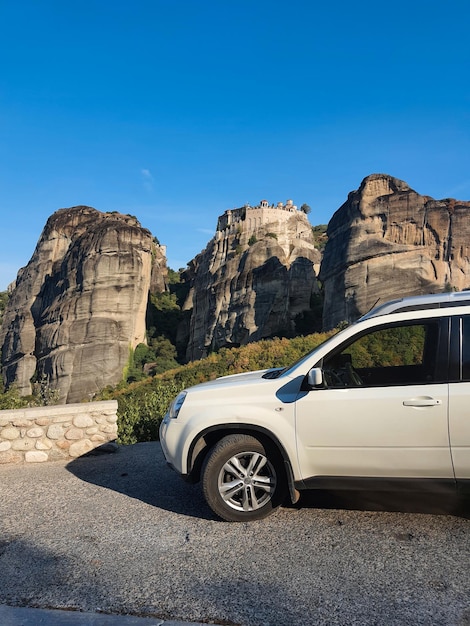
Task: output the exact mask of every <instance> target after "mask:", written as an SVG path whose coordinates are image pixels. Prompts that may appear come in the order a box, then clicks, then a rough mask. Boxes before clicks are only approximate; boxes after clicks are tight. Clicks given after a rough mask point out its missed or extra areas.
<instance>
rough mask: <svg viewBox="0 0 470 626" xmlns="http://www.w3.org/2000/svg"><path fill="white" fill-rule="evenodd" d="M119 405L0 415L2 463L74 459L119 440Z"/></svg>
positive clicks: (92, 404) (46, 408) (37, 409)
mask: <svg viewBox="0 0 470 626" xmlns="http://www.w3.org/2000/svg"><path fill="white" fill-rule="evenodd" d="M117 406H118V404H117V401H116V400H109V401H105V402H90V403H86V404H63V405H57V406H44V407H34V408H31V409H16V410H14V411H13V410H11V411H0V463H42V462H44V461H58V460H62V459H72V458H76V457H77V456H81V455H82V454H86V453H87V452H90V451H91V450H93V449H94V448H96V447H98V446H101V445H103V444H104V443H107V442H109V441H112V440H114V439H116V437H117V414H116V411H117Z"/></svg>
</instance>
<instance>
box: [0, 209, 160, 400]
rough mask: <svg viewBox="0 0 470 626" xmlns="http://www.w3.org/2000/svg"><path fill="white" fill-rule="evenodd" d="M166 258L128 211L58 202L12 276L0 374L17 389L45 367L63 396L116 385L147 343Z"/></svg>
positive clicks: (27, 388)
mask: <svg viewBox="0 0 470 626" xmlns="http://www.w3.org/2000/svg"><path fill="white" fill-rule="evenodd" d="M166 273H167V269H166V260H165V256H164V254H163V252H162V250H161V248H160V246H158V245H156V244H155V243H154V241H153V238H152V236H151V234H150V232H149V231H148V230H146V229H143V228H142V227H141V226H140V224H139V222H138V221H137V220H136V219H135V218H133V217H130V216H125V215H120V214H117V213H112V214H109V213H106V214H105V213H100V212H99V211H97V210H95V209H93V208H90V207H73V208H70V209H61V210H59V211H57V212H56V213H54V214H53V215H52V216H51V217H50V218H49V220H48V221H47V224H46V226H45V228H44V230H43V233H42V235H41V237H40V239H39V242H38V244H37V247H36V250H35V251H34V254H33V256H32V258H31V260H30V262H29V263H28V265H27V266H26V267H25V268H23V269H22V270H21V271H20V272H19V274H18V278H17V281H16V287H15V289H14V290H13V293H12V294H11V298H10V300H9V303H8V306H7V309H6V311H5V315H4V320H3V324H2V329H1V335H0V345H2V365H3V376H4V380H5V381H6V382H7V383H8V384H11V383H13V382H14V383H15V384H16V385H17V386H18V388H19V390H20V392H21V393H22V394H23V395H27V394H28V393H31V382H30V381H31V378H32V377H33V375H36V376H37V377H38V378H41V377H42V375H43V374H45V375H46V376H47V377H48V379H49V381H50V384H51V387H52V388H55V389H59V390H60V399H61V401H62V402H77V401H81V400H83V399H88V398H89V397H91V396H92V395H93V394H94V393H95V392H97V391H98V390H100V389H102V388H103V387H105V386H106V385H112V384H116V383H118V382H119V381H120V380H121V378H122V374H123V369H124V367H125V366H126V364H127V362H128V358H129V348H130V347H135V346H136V345H137V344H138V343H141V342H143V341H145V313H146V307H147V299H148V293H149V287H150V284H151V282H152V284H153V288H154V289H157V290H158V289H160V288H161V290H163V289H164V288H165V276H166Z"/></svg>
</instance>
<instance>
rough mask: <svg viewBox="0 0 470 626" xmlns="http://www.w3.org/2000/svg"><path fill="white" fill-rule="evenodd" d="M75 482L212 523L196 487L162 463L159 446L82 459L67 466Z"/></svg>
mask: <svg viewBox="0 0 470 626" xmlns="http://www.w3.org/2000/svg"><path fill="white" fill-rule="evenodd" d="M67 470H68V471H69V472H71V473H72V474H73V475H74V476H76V477H77V478H80V479H81V480H84V481H85V482H88V483H91V484H93V485H98V486H100V487H103V488H105V489H111V490H112V491H116V492H118V493H121V494H124V495H126V496H129V497H130V498H135V499H137V500H141V501H142V502H145V503H147V504H150V505H151V506H155V507H158V508H160V509H163V510H166V511H171V512H173V513H178V514H180V515H187V516H189V517H198V518H202V519H212V520H213V519H215V517H214V515H213V513H212V511H211V510H210V509H209V507H208V506H207V505H206V504H205V501H204V499H203V497H202V493H201V492H200V488H199V485H188V484H187V483H185V482H184V480H182V479H181V477H180V476H179V475H178V474H176V472H174V471H172V470H171V469H170V468H169V467H168V466H167V465H166V462H165V459H164V457H163V452H162V449H161V446H160V443H159V442H156V441H155V442H154V441H152V442H148V443H138V444H135V445H130V446H120V447H119V449H118V451H117V452H115V453H113V454H101V455H99V456H95V455H91V456H83V457H80V458H78V459H76V460H74V461H71V462H70V463H69V464H68V465H67Z"/></svg>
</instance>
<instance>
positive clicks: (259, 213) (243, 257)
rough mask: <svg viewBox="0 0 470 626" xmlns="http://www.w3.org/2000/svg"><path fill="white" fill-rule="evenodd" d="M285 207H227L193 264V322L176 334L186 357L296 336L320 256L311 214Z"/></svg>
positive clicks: (313, 287)
mask: <svg viewBox="0 0 470 626" xmlns="http://www.w3.org/2000/svg"><path fill="white" fill-rule="evenodd" d="M286 207H288V208H287V209H286V208H285V209H282V208H274V207H270V208H265V209H261V208H255V209H251V208H248V209H246V210H236V211H235V212H234V213H233V215H232V212H230V211H229V212H226V214H225V215H224V216H222V218H220V219H219V224H218V229H217V232H216V235H215V237H214V238H213V239H212V240H211V241H210V242H209V244H208V245H207V247H206V249H205V250H204V251H203V252H202V253H201V254H200V255H198V256H197V257H196V258H195V259H194V260H193V261H192V262H191V263H190V264H189V270H188V272H187V276H186V278H187V279H189V281H190V283H191V289H190V293H189V296H188V298H187V300H186V303H185V305H184V310H186V311H188V312H189V314H190V316H189V324H188V326H186V327H185V328H182V329H180V333H179V342H180V343H186V345H187V351H186V358H187V359H188V360H193V359H198V358H201V357H203V356H205V355H206V354H207V353H208V351H209V350H211V349H212V350H213V349H217V348H220V347H223V346H231V345H241V344H246V343H248V342H250V341H258V340H260V339H262V338H266V337H270V336H273V335H279V334H283V335H293V334H295V323H296V318H298V316H301V315H302V314H303V313H305V312H306V311H310V308H311V299H312V296H314V295H317V294H318V286H317V280H316V274H315V269H314V264H319V262H320V253H319V252H318V250H316V249H315V247H314V245H313V236H312V229H311V226H310V224H309V222H308V220H307V218H306V216H305V215H304V214H303V213H302V212H300V211H297V210H295V207H294V208H292V207H290V206H289V205H286ZM227 213H228V214H229V215H228V216H227Z"/></svg>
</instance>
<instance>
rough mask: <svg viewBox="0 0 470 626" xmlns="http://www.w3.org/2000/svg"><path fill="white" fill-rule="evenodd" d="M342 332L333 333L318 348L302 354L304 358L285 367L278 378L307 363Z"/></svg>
mask: <svg viewBox="0 0 470 626" xmlns="http://www.w3.org/2000/svg"><path fill="white" fill-rule="evenodd" d="M343 330H345V329H343ZM343 330H339V331H337V332H335V333H333V334H332V335H330V336H329V337H327V339H325V340H324V341H322V342H321V343H319V344H318V346H316V347H315V348H313V350H310V352H307V354H304V356H302V357H300V359H298V360H297V361H295V362H294V363H292V365H289V366H288V367H285V368H284V369H282V370H280V371H279V374H278V376H280V375H281V374H282V375H284V374H286V375H289V374H290V373H291V372H293V371H294V370H295V369H297V367H299V365H302V363H304V362H305V361H308V360H309V359H310V358H311V357H312V355H313V354H315V352H316V351H317V350H319V349H320V348H321V347H322V346H324V345H325V344H326V343H328V342H329V341H330V339H332V338H333V337H336V335H338V334H339V333H342V332H343ZM276 373H277V372H276ZM276 378H277V376H276Z"/></svg>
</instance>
